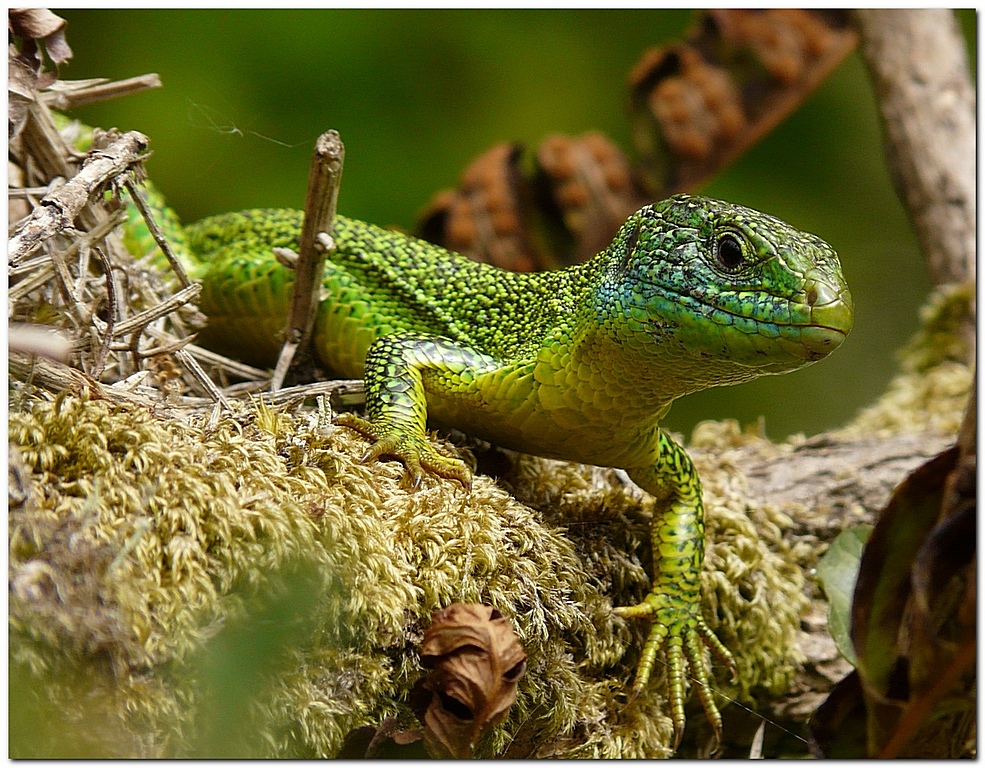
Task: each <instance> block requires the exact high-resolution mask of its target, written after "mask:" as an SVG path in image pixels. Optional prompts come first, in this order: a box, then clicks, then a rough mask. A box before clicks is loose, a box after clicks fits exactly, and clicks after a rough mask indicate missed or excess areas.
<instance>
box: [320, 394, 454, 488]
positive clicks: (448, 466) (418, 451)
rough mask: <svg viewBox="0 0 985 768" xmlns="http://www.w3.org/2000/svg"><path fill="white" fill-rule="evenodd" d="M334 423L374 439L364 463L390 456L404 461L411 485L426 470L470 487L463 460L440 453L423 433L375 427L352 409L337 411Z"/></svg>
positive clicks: (364, 455)
mask: <svg viewBox="0 0 985 768" xmlns="http://www.w3.org/2000/svg"><path fill="white" fill-rule="evenodd" d="M335 423H336V424H338V425H340V426H343V427H349V428H350V429H354V430H356V432H358V433H359V434H361V435H363V436H365V437H368V438H369V439H371V440H373V441H374V442H373V444H372V445H371V446H370V448H369V450H368V451H366V453H365V454H363V456H362V457H361V458H360V461H362V462H363V463H367V462H370V461H375V460H376V459H379V458H380V457H382V456H392V457H393V458H395V459H398V460H400V461H401V462H403V465H404V467H406V469H407V475H408V477H409V479H410V484H411V488H414V489H417V488H418V487H420V485H421V480H422V479H423V478H424V473H425V471H427V472H430V473H432V474H435V475H438V476H439V477H447V478H449V479H452V480H457V481H458V482H460V483H461V484H462V487H463V488H465V490H466V491H469V490H471V489H472V473H471V472H470V471H469V468H468V467H467V466H466V465H465V462H463V461H461V460H459V459H452V458H449V457H448V456H442V455H441V454H440V453H438V452H437V451H436V450H435V449H434V446H432V445H431V443H429V442H428V441H427V438H425V437H423V436H418V435H411V434H401V433H400V432H399V431H397V430H392V429H387V428H385V427H378V426H376V425H375V424H374V423H373V422H371V421H369V420H368V419H364V418H362V417H360V416H356V415H355V414H352V413H340V414H339V415H338V416H336V418H335Z"/></svg>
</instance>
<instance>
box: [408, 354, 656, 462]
mask: <svg viewBox="0 0 985 768" xmlns="http://www.w3.org/2000/svg"><path fill="white" fill-rule="evenodd" d="M535 367H536V364H535V363H530V364H527V365H522V366H517V367H514V368H511V369H507V370H505V371H504V370H497V371H493V372H491V373H487V374H482V375H480V376H477V377H476V381H475V385H474V386H473V387H470V388H469V390H468V391H447V390H442V389H440V388H428V391H427V402H428V416H429V420H430V421H431V422H432V423H433V424H436V425H439V426H444V427H452V428H455V429H459V430H461V431H463V432H465V433H467V434H470V435H473V436H475V437H478V438H481V439H483V440H488V441H489V442H491V443H493V444H494V445H498V446H501V447H503V448H509V449H512V450H516V451H520V452H522V453H531V454H534V455H536V456H545V457H547V458H553V459H564V460H567V461H577V462H580V463H583V464H596V465H600V466H615V467H630V466H634V465H635V464H636V463H638V459H637V457H638V456H639V454H640V452H641V449H642V447H643V446H644V445H646V443H647V440H648V437H649V435H650V433H652V431H653V428H654V427H655V419H653V418H652V417H651V418H650V419H640V418H638V415H635V414H634V415H629V416H628V415H626V414H624V413H623V411H622V410H621V409H620V408H618V407H617V405H616V404H615V403H607V402H606V400H607V398H606V397H605V396H604V393H603V394H602V395H601V396H599V397H598V398H597V399H596V398H595V397H593V398H591V402H586V401H585V397H584V394H583V393H574V392H568V393H567V394H563V393H557V392H554V391H553V388H552V387H550V386H547V385H545V384H544V383H543V382H541V381H538V379H537V376H536V375H535ZM595 394H599V393H595Z"/></svg>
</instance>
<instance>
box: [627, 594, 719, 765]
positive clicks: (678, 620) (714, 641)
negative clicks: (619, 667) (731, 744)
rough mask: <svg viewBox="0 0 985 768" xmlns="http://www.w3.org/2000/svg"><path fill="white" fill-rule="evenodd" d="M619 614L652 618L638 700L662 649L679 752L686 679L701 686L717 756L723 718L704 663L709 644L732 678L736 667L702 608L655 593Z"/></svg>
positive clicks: (636, 689)
mask: <svg viewBox="0 0 985 768" xmlns="http://www.w3.org/2000/svg"><path fill="white" fill-rule="evenodd" d="M675 597H677V598H678V599H675ZM614 612H615V614H616V615H617V616H622V617H624V618H633V617H638V616H651V617H652V618H653V625H652V626H651V628H650V635H649V637H648V638H647V641H646V645H645V646H644V647H643V654H642V656H641V657H640V662H639V666H638V667H637V672H636V679H635V681H634V682H633V698H635V697H636V696H637V695H639V693H641V692H642V691H643V689H644V688H645V687H646V684H647V682H648V681H649V679H650V674H651V673H652V672H653V666H654V664H655V662H656V658H657V654H658V653H659V651H660V650H661V648H663V649H664V652H665V655H666V664H667V689H668V691H667V694H668V695H667V698H668V706H669V708H670V717H671V720H672V721H673V723H674V751H675V752H676V751H677V748H678V747H679V746H680V743H681V737H682V736H683V735H684V723H685V718H684V700H685V699H684V689H685V682H686V680H687V679H690V680H691V681H692V682H694V683H695V685H696V689H697V692H698V698H699V699H700V700H701V706H702V708H703V709H704V711H705V716H706V717H707V718H708V722H710V723H711V726H712V728H713V729H714V737H715V741H714V747H713V750H712V753H713V754H714V753H715V752H717V751H718V749H719V745H720V744H721V739H722V715H721V713H720V712H719V711H718V706H717V705H716V704H715V699H714V694H713V692H712V689H711V687H710V685H709V669H708V665H707V664H706V663H705V657H704V653H703V650H704V646H705V645H707V646H708V647H709V648H710V649H711V651H712V653H713V654H714V655H715V656H716V657H717V658H718V659H719V660H721V661H722V663H724V664H725V665H726V666H728V667H729V668H730V669H731V670H732V674H733V676H734V675H735V671H736V666H735V660H734V659H733V658H732V654H731V653H730V652H729V650H728V649H727V648H726V647H725V646H724V645H723V644H722V642H721V640H719V639H718V638H717V637H715V635H714V633H713V632H712V631H711V630H710V629H709V628H708V626H707V625H706V624H705V621H704V617H702V615H701V612H700V609H699V607H698V605H696V604H688V603H687V602H686V601H681V600H680V599H679V596H673V595H668V594H664V593H661V592H657V591H654V592H651V593H650V594H649V595H647V597H646V600H645V601H644V602H642V603H639V604H638V605H632V606H625V607H621V608H616V609H614ZM688 667H690V670H691V674H690V676H688V674H687V668H688Z"/></svg>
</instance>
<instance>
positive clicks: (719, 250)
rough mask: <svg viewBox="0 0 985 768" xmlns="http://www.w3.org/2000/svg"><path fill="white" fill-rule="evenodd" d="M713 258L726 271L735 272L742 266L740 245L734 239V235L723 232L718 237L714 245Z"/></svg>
mask: <svg viewBox="0 0 985 768" xmlns="http://www.w3.org/2000/svg"><path fill="white" fill-rule="evenodd" d="M715 259H716V260H717V261H718V264H719V266H721V267H722V269H724V270H726V271H727V272H735V271H737V270H738V269H739V267H741V266H742V262H743V255H742V246H741V245H740V244H739V241H738V240H736V239H735V235H731V234H725V235H722V236H721V238H719V240H718V244H717V245H716V246H715Z"/></svg>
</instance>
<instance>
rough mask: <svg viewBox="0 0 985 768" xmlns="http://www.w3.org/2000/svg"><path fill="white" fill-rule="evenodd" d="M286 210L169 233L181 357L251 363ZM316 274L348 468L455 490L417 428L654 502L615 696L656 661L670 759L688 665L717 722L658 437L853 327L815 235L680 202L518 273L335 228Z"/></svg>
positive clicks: (710, 638) (294, 217)
mask: <svg viewBox="0 0 985 768" xmlns="http://www.w3.org/2000/svg"><path fill="white" fill-rule="evenodd" d="M300 226H301V213H300V212H297V211H281V210H257V211H247V212H244V213H238V214H229V215H223V216H217V217H214V218H210V219H207V220H205V221H203V222H200V223H198V224H195V225H192V226H190V227H188V228H187V229H186V234H187V239H188V246H189V247H190V250H191V251H192V252H193V253H195V254H197V257H198V261H197V262H196V264H195V265H194V266H193V267H192V271H193V275H194V276H195V277H196V278H197V279H199V280H201V281H202V285H203V288H202V293H201V297H200V303H199V305H200V307H201V309H202V310H203V311H204V312H205V313H206V314H207V315H208V317H209V324H208V327H207V329H206V330H205V331H204V332H203V334H202V336H201V339H202V342H203V343H204V344H206V345H207V346H210V347H212V348H214V349H216V350H218V351H221V352H225V353H227V354H230V355H233V356H237V357H239V358H241V359H244V360H246V361H248V362H253V363H258V364H270V363H271V362H272V361H273V360H274V359H275V358H276V355H277V352H278V349H279V341H278V338H279V336H280V335H281V334H282V332H283V328H284V326H285V324H286V317H287V308H288V304H289V298H290V285H291V281H292V275H291V273H290V271H289V270H287V269H285V268H284V267H282V266H280V265H279V264H278V263H277V262H276V261H275V259H274V258H273V255H272V252H271V249H272V248H273V247H275V246H284V247H296V246H297V239H298V235H299V231H300ZM332 234H333V238H334V241H335V248H334V250H333V251H332V252H331V253H330V255H329V259H328V263H327V264H326V267H325V278H324V293H325V295H326V297H327V298H326V299H325V300H324V301H322V303H321V305H320V308H319V312H318V317H317V323H316V330H315V335H314V341H313V345H314V350H315V354H316V355H317V357H318V358H319V359H320V361H321V363H322V364H324V365H325V366H326V367H327V368H330V369H331V370H333V371H335V372H337V373H339V374H341V375H344V376H352V377H355V376H364V377H365V381H366V398H367V413H368V418H365V419H363V418H360V417H357V416H354V415H350V414H343V415H341V416H340V417H339V418H338V422H339V423H340V424H344V425H347V426H349V427H352V428H354V429H356V430H357V431H358V432H360V433H362V434H363V435H365V436H367V437H368V438H369V439H370V440H371V441H372V445H371V447H370V448H369V450H368V452H367V453H366V455H365V457H364V460H371V459H377V458H380V457H383V456H390V457H395V458H397V459H399V460H401V461H402V462H403V463H404V465H405V466H406V468H407V470H408V471H409V474H410V476H411V478H412V479H413V482H414V484H415V485H416V484H417V483H418V482H419V481H420V479H421V477H422V475H423V474H424V473H425V472H429V473H433V474H436V475H440V476H442V477H447V478H455V479H457V480H459V481H461V482H462V484H464V485H465V486H466V487H468V486H469V484H470V474H469V470H468V469H467V468H466V466H465V464H464V463H462V462H461V461H459V460H458V459H454V458H449V457H447V456H444V455H441V454H440V453H438V452H437V451H436V450H435V448H434V447H433V446H432V445H431V444H430V443H429V442H428V440H427V437H426V433H425V424H426V422H428V421H431V422H432V423H433V424H435V425H440V426H448V427H456V428H458V429H461V430H463V431H465V432H467V433H470V434H473V435H475V436H477V437H480V438H484V439H486V440H489V441H491V442H492V443H495V444H497V445H500V446H504V447H507V448H512V449H515V450H518V451H522V452H526V453H532V454H537V455H540V456H547V457H554V458H560V459H568V460H571V461H577V462H583V463H587V464H597V465H604V466H613V467H620V468H623V469H625V470H627V471H628V473H629V476H630V477H631V478H632V479H633V480H634V481H635V482H636V483H637V484H638V485H639V486H640V487H642V488H643V489H644V490H646V491H648V492H649V493H651V494H653V496H655V497H656V499H657V500H658V502H659V503H660V506H659V507H658V509H659V510H660V512H659V514H657V516H656V517H655V519H654V521H653V523H652V529H651V536H652V543H653V554H654V575H653V583H652V588H651V591H650V593H649V595H648V596H647V597H646V599H645V600H644V601H643V602H642V603H640V604H639V605H633V606H627V607H621V608H616V609H615V610H616V613H617V614H618V615H620V616H624V617H642V616H646V617H649V618H651V619H652V621H653V623H652V628H651V630H650V634H649V638H648V641H647V643H646V645H645V647H644V650H643V653H642V659H641V661H640V663H639V668H638V672H637V675H636V679H635V683H634V691H635V692H638V691H640V690H642V689H643V687H644V686H645V685H646V684H647V681H648V679H649V677H650V674H651V671H652V669H653V666H654V663H655V660H656V657H657V654H658V652H659V651H660V650H661V649H663V651H664V653H665V655H666V662H667V664H668V667H669V669H668V680H669V707H670V714H671V717H672V720H673V723H674V729H675V735H676V742H675V748H676V744H678V743H679V742H680V737H681V734H682V732H683V728H684V720H685V718H684V698H685V697H684V690H685V677H686V667H688V666H689V667H690V670H691V675H692V678H693V679H694V680H695V681H696V684H697V685H696V689H697V692H698V695H699V697H700V700H701V703H702V705H703V707H704V710H705V713H706V714H707V717H708V719H709V721H710V722H711V723H712V725H713V727H714V729H715V733H716V736H720V735H721V728H722V720H721V715H720V714H719V711H718V708H717V706H716V704H715V702H714V700H713V696H712V693H711V690H710V688H709V682H708V679H709V670H708V668H707V665H706V661H705V659H704V652H703V647H704V646H708V647H709V648H710V649H711V651H712V652H713V654H714V655H715V656H716V657H717V658H718V659H719V660H720V661H721V662H722V663H723V664H725V665H727V666H729V667H731V668H733V670H734V662H733V660H732V656H731V654H730V652H729V651H728V649H726V648H725V646H724V645H723V644H722V643H721V642H720V641H719V640H718V638H716V637H715V635H714V634H713V633H712V632H711V630H710V629H709V628H708V627H707V625H706V623H705V621H704V618H703V617H702V613H701V608H700V589H699V580H698V579H699V572H700V569H701V565H702V560H703V557H704V516H703V508H702V496H701V483H700V481H699V479H698V476H697V474H696V473H695V470H694V467H693V466H692V464H691V460H690V459H689V458H688V455H687V453H686V452H685V451H684V449H683V448H681V447H680V446H679V445H678V444H677V443H675V442H674V440H673V439H672V438H671V437H670V436H669V435H668V434H667V433H666V432H664V431H663V430H661V429H660V427H659V422H660V419H661V417H663V416H664V415H665V414H666V413H667V411H668V409H669V408H670V406H671V403H672V402H673V401H674V400H675V399H677V398H678V397H681V396H682V395H686V394H688V393H689V392H695V391H697V390H701V389H705V388H707V387H712V386H717V385H723V384H737V383H739V382H743V381H747V380H749V379H752V378H754V377H756V376H760V375H763V374H769V373H784V372H787V371H792V370H795V369H798V368H802V367H803V366H805V365H809V364H810V363H813V362H815V361H817V360H820V359H821V358H823V357H825V356H826V355H828V354H829V353H830V352H831V351H832V350H834V349H835V348H836V347H838V345H840V344H841V343H842V341H844V339H845V336H846V334H847V333H848V332H849V330H850V329H851V326H852V320H853V307H852V299H851V295H850V293H849V290H848V287H847V285H846V283H845V280H844V278H843V277H842V274H841V268H840V265H839V262H838V257H837V256H836V254H835V252H834V251H833V250H832V249H831V248H830V247H829V246H828V245H827V244H826V243H824V242H823V241H822V240H820V239H818V238H817V237H815V236H813V235H810V234H806V233H803V232H800V231H798V230H796V229H794V228H792V227H790V226H789V225H787V224H785V223H783V222H782V221H779V220H778V219H775V218H773V217H771V216H767V215H764V214H762V213H758V212H756V211H753V210H750V209H748V208H743V207H740V206H737V205H731V204H729V203H724V202H719V201H716V200H711V199H707V198H702V197H691V196H687V195H678V196H675V197H672V198H670V199H668V200H664V201H663V202H659V203H656V204H653V205H648V206H646V207H645V208H643V209H642V210H640V211H638V212H637V213H635V214H633V215H632V216H631V217H630V218H629V219H628V220H627V221H626V223H625V224H624V225H623V226H622V228H621V229H620V230H619V232H618V234H617V235H616V237H615V239H614V240H613V241H612V244H611V245H610V246H609V247H608V248H606V250H604V251H603V252H602V253H600V254H599V255H598V256H596V257H595V258H594V259H592V260H591V261H589V262H587V263H585V264H581V265H578V266H574V267H570V268H568V269H565V270H561V271H552V272H543V273H535V274H517V273H513V272H507V271H503V270H500V269H496V268H494V267H491V266H488V265H485V264H477V263H474V262H472V261H469V260H467V259H465V258H464V257H462V256H459V255H457V254H453V253H450V252H448V251H445V250H443V249H441V248H439V247H437V246H434V245H431V244H429V243H426V242H423V241H421V240H416V239H414V238H411V237H406V236H404V235H401V234H397V233H394V232H389V231H386V230H383V229H380V228H377V227H375V226H372V225H369V224H364V223H361V222H358V221H353V220H350V219H346V218H343V217H338V218H337V219H336V220H335V225H334V231H333V233H332Z"/></svg>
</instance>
